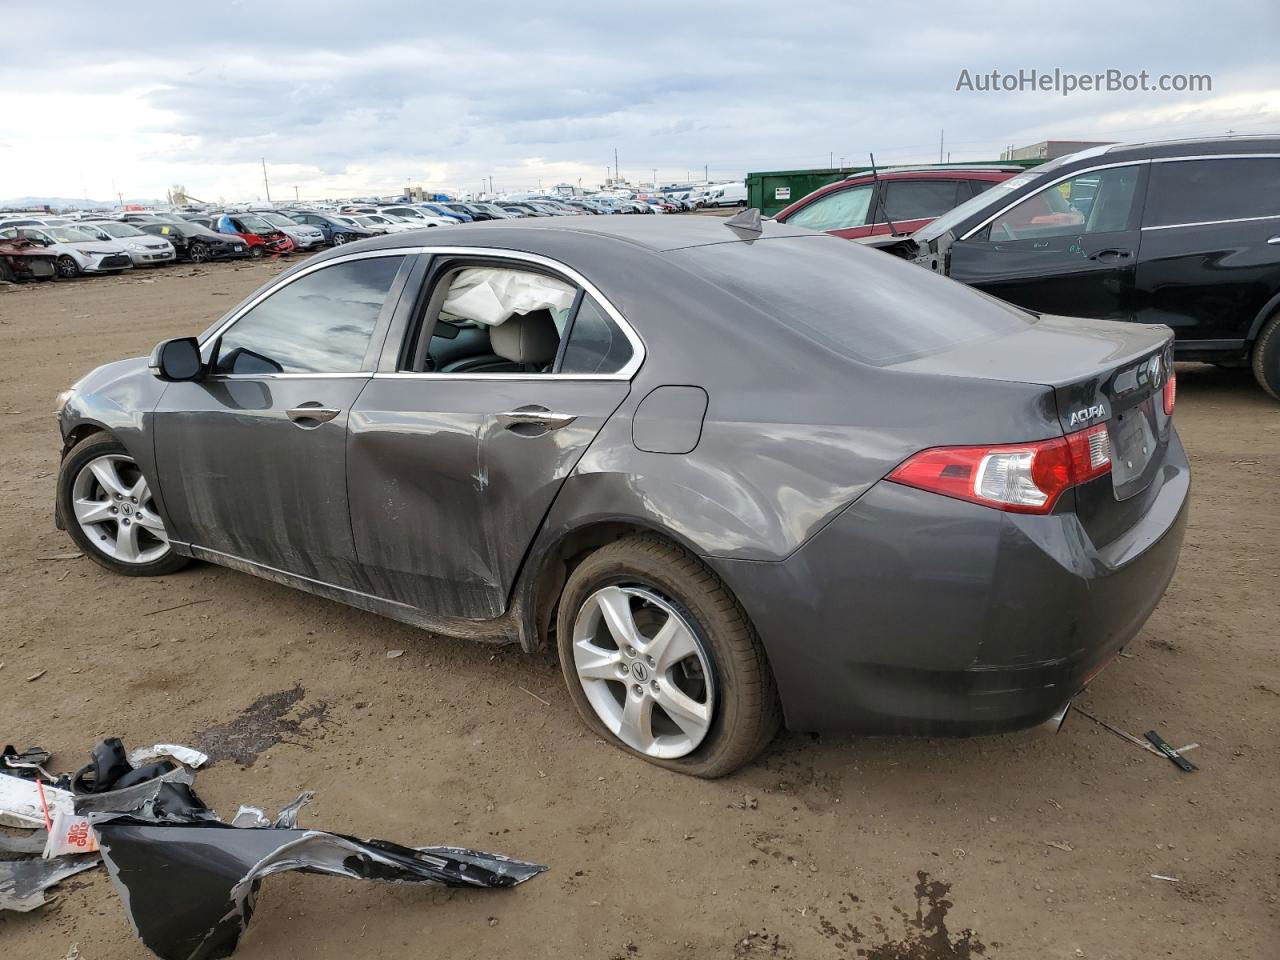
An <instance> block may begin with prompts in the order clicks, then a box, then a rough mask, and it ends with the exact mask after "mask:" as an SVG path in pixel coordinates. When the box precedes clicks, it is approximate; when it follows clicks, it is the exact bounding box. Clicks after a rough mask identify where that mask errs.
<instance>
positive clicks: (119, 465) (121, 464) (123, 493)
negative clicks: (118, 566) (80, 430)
mask: <svg viewBox="0 0 1280 960" xmlns="http://www.w3.org/2000/svg"><path fill="white" fill-rule="evenodd" d="M71 507H72V513H73V517H72V519H73V520H74V521H75V523H76V525H77V526H78V527H79V528H80V530H81V532H82V533H83V534H84V535H85V536H86V537H88V539H89V541H90V542H91V543H92V544H93V545H94V547H96V548H97V549H98V550H99V551H100V552H101V553H103V554H105V555H106V556H108V557H111V558H112V559H113V560H117V561H119V562H120V563H139V564H141V563H151V562H153V561H155V560H159V559H160V558H161V557H163V556H164V555H165V554H167V553H168V552H169V549H170V547H169V536H168V534H167V533H165V529H164V521H162V520H161V519H160V514H159V513H157V512H156V506H155V502H154V500H153V499H152V497H151V489H150V487H148V486H147V480H146V478H145V477H144V476H143V475H142V471H141V470H139V469H138V465H137V464H136V463H134V461H133V458H132V457H127V456H125V455H124V454H116V453H112V454H106V455H104V456H101V457H96V458H94V459H93V460H90V461H89V462H88V463H86V464H85V465H84V466H83V467H81V468H80V472H79V473H78V474H76V478H75V480H74V481H73V482H72V485H71Z"/></svg>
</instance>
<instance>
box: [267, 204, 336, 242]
mask: <svg viewBox="0 0 1280 960" xmlns="http://www.w3.org/2000/svg"><path fill="white" fill-rule="evenodd" d="M258 216H260V217H261V218H262V219H263V220H265V221H267V223H269V224H271V225H272V226H273V227H279V228H280V229H281V230H283V231H284V232H285V233H286V234H287V235H288V236H289V238H290V239H291V240H293V245H294V246H295V247H297V248H298V249H299V250H313V249H315V248H316V247H320V246H323V245H324V231H323V230H321V229H320V228H319V227H313V226H311V225H310V224H306V223H298V221H296V220H290V219H289V218H288V217H286V216H285V215H284V214H283V213H276V212H275V211H273V210H268V211H263V212H260V213H259V214H258Z"/></svg>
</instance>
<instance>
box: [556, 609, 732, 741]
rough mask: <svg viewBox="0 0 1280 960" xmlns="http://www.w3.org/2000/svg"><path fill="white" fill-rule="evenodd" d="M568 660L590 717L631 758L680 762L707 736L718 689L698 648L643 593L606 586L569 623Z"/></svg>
mask: <svg viewBox="0 0 1280 960" xmlns="http://www.w3.org/2000/svg"><path fill="white" fill-rule="evenodd" d="M573 656H574V668H575V669H576V671H577V674H578V680H579V682H580V683H581V684H582V690H583V692H584V693H585V694H586V695H587V700H588V701H589V702H590V703H591V706H592V709H594V710H595V712H596V715H597V716H599V718H600V719H601V721H602V722H603V723H604V724H605V726H606V727H608V729H609V730H610V731H611V732H612V733H613V734H614V735H615V736H617V737H618V739H619V740H621V741H622V742H623V743H625V744H626V745H627V746H629V747H631V748H632V749H633V750H636V751H638V752H640V753H643V754H645V755H646V756H650V757H658V758H663V759H674V758H676V757H682V756H685V755H686V754H688V753H690V752H692V751H693V750H695V749H696V748H697V747H698V745H699V744H700V743H701V742H702V741H703V739H704V738H705V737H706V735H707V733H708V732H709V730H710V729H711V721H712V719H713V717H714V715H715V689H714V685H713V676H712V672H711V667H710V661H709V659H708V657H707V654H706V651H705V650H704V648H703V645H702V641H701V639H700V638H699V636H698V633H697V631H696V630H695V629H694V627H693V625H692V624H691V623H690V621H689V620H688V619H686V618H685V616H684V615H682V614H681V613H680V612H679V611H678V610H676V608H675V607H674V606H672V604H671V603H670V602H669V601H667V600H665V599H664V598H663V597H661V596H660V595H659V594H658V593H656V592H655V591H653V590H651V589H649V588H648V587H641V586H626V585H620V586H610V587H604V588H603V589H601V590H597V591H596V592H595V593H593V594H592V595H591V596H590V597H588V598H587V600H586V602H585V603H584V604H583V605H582V609H581V610H580V611H579V612H578V617H577V619H576V621H575V623H574V632H573Z"/></svg>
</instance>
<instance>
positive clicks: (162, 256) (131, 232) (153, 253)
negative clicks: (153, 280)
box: [75, 220, 178, 267]
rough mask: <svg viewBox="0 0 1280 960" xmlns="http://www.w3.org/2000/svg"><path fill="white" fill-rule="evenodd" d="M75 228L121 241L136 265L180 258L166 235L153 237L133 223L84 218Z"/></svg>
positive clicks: (147, 264)
mask: <svg viewBox="0 0 1280 960" xmlns="http://www.w3.org/2000/svg"><path fill="white" fill-rule="evenodd" d="M75 228H76V229H77V230H84V231H85V232H87V233H91V234H93V235H94V236H95V237H97V238H98V239H99V240H107V241H111V240H118V241H120V242H121V243H123V244H124V245H125V248H126V249H127V250H128V251H129V256H130V257H132V258H133V265H134V266H135V267H147V266H155V265H158V264H161V263H172V262H173V261H174V260H176V259H178V253H177V251H176V250H174V249H173V244H172V243H170V242H169V241H168V240H166V239H165V238H164V237H153V236H151V235H150V234H146V233H143V232H142V231H141V230H139V229H138V228H137V227H135V226H134V225H133V224H131V223H116V222H115V221H113V220H82V221H81V222H80V223H77V224H76V227H75Z"/></svg>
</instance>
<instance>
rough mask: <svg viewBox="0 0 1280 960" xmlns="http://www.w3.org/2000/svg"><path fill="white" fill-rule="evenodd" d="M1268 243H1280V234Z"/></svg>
mask: <svg viewBox="0 0 1280 960" xmlns="http://www.w3.org/2000/svg"><path fill="white" fill-rule="evenodd" d="M1267 243H1280V233H1277V234H1276V235H1275V236H1274V237H1272V238H1271V239H1270V240H1268V241H1267Z"/></svg>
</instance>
